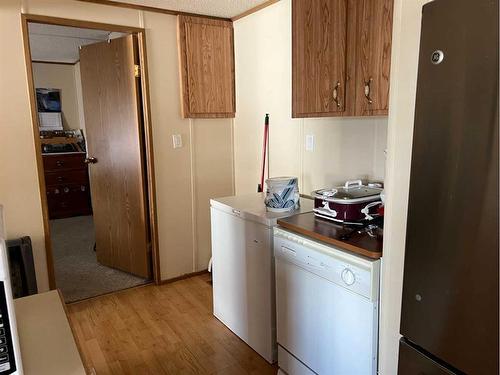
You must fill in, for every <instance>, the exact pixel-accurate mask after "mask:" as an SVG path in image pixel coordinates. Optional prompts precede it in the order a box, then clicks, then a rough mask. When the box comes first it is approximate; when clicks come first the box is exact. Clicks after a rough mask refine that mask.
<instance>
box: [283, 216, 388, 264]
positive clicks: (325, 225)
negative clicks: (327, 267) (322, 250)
mask: <svg viewBox="0 0 500 375" xmlns="http://www.w3.org/2000/svg"><path fill="white" fill-rule="evenodd" d="M278 225H280V226H281V227H282V228H285V229H288V230H290V231H292V232H296V233H299V234H302V235H305V236H308V237H311V238H313V239H316V240H319V241H322V242H325V243H327V244H330V245H333V246H335V247H338V248H340V249H342V250H347V251H351V252H353V253H355V254H359V255H363V256H365V257H368V258H372V259H378V258H380V257H382V240H383V237H382V231H379V233H377V236H376V237H370V236H369V235H368V234H366V233H362V234H359V233H357V231H356V232H355V233H353V234H352V235H351V236H350V237H349V239H347V240H341V237H342V236H344V235H345V234H347V233H349V232H351V231H352V230H353V228H352V227H345V226H342V225H339V224H335V223H333V222H331V221H329V220H326V219H321V218H317V217H316V216H314V213H313V212H307V213H302V214H298V215H293V216H289V217H286V218H282V219H278Z"/></svg>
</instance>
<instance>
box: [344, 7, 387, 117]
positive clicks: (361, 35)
mask: <svg viewBox="0 0 500 375" xmlns="http://www.w3.org/2000/svg"><path fill="white" fill-rule="evenodd" d="M353 7H356V9H354V10H353V12H356V18H357V29H358V36H357V47H356V48H357V53H356V56H357V73H356V82H357V83H356V115H358V116H370V115H387V113H388V110H389V76H390V70H391V44H392V43H391V42H392V12H393V0H356V1H355V2H353Z"/></svg>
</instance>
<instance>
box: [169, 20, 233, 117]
mask: <svg viewBox="0 0 500 375" xmlns="http://www.w3.org/2000/svg"><path fill="white" fill-rule="evenodd" d="M178 32H179V54H180V62H181V81H182V91H183V95H182V108H183V116H184V117H192V118H213V117H234V115H235V89H234V48H233V43H234V41H233V24H232V23H231V22H229V21H222V20H214V19H208V18H204V17H188V16H179V17H178Z"/></svg>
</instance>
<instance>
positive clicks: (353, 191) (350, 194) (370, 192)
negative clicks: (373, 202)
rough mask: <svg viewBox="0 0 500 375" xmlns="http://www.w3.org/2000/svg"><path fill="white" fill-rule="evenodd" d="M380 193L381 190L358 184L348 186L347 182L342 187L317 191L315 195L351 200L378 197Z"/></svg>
mask: <svg viewBox="0 0 500 375" xmlns="http://www.w3.org/2000/svg"><path fill="white" fill-rule="evenodd" d="M381 191H382V189H381V188H378V187H370V186H365V185H362V184H361V183H360V182H359V183H357V184H349V181H348V183H346V184H345V185H344V186H339V187H336V188H333V189H322V190H317V191H316V194H319V195H321V196H323V197H325V198H334V199H342V200H351V199H359V198H367V197H373V196H376V195H380V193H381Z"/></svg>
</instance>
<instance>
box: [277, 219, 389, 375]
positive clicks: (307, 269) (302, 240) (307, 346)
mask: <svg viewBox="0 0 500 375" xmlns="http://www.w3.org/2000/svg"><path fill="white" fill-rule="evenodd" d="M274 255H275V265H276V309H277V339H278V364H279V366H280V371H282V372H285V373H286V374H289V375H306V374H307V375H309V374H319V375H374V374H376V373H377V342H378V315H379V314H378V305H379V276H380V260H370V259H368V258H364V257H361V256H357V255H354V254H351V253H348V252H345V251H342V250H338V249H336V248H334V247H332V246H328V245H325V244H322V243H319V242H316V241H313V240H311V239H308V238H306V237H302V236H299V235H297V234H294V233H292V232H288V231H285V230H283V229H281V228H275V229H274Z"/></svg>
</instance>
